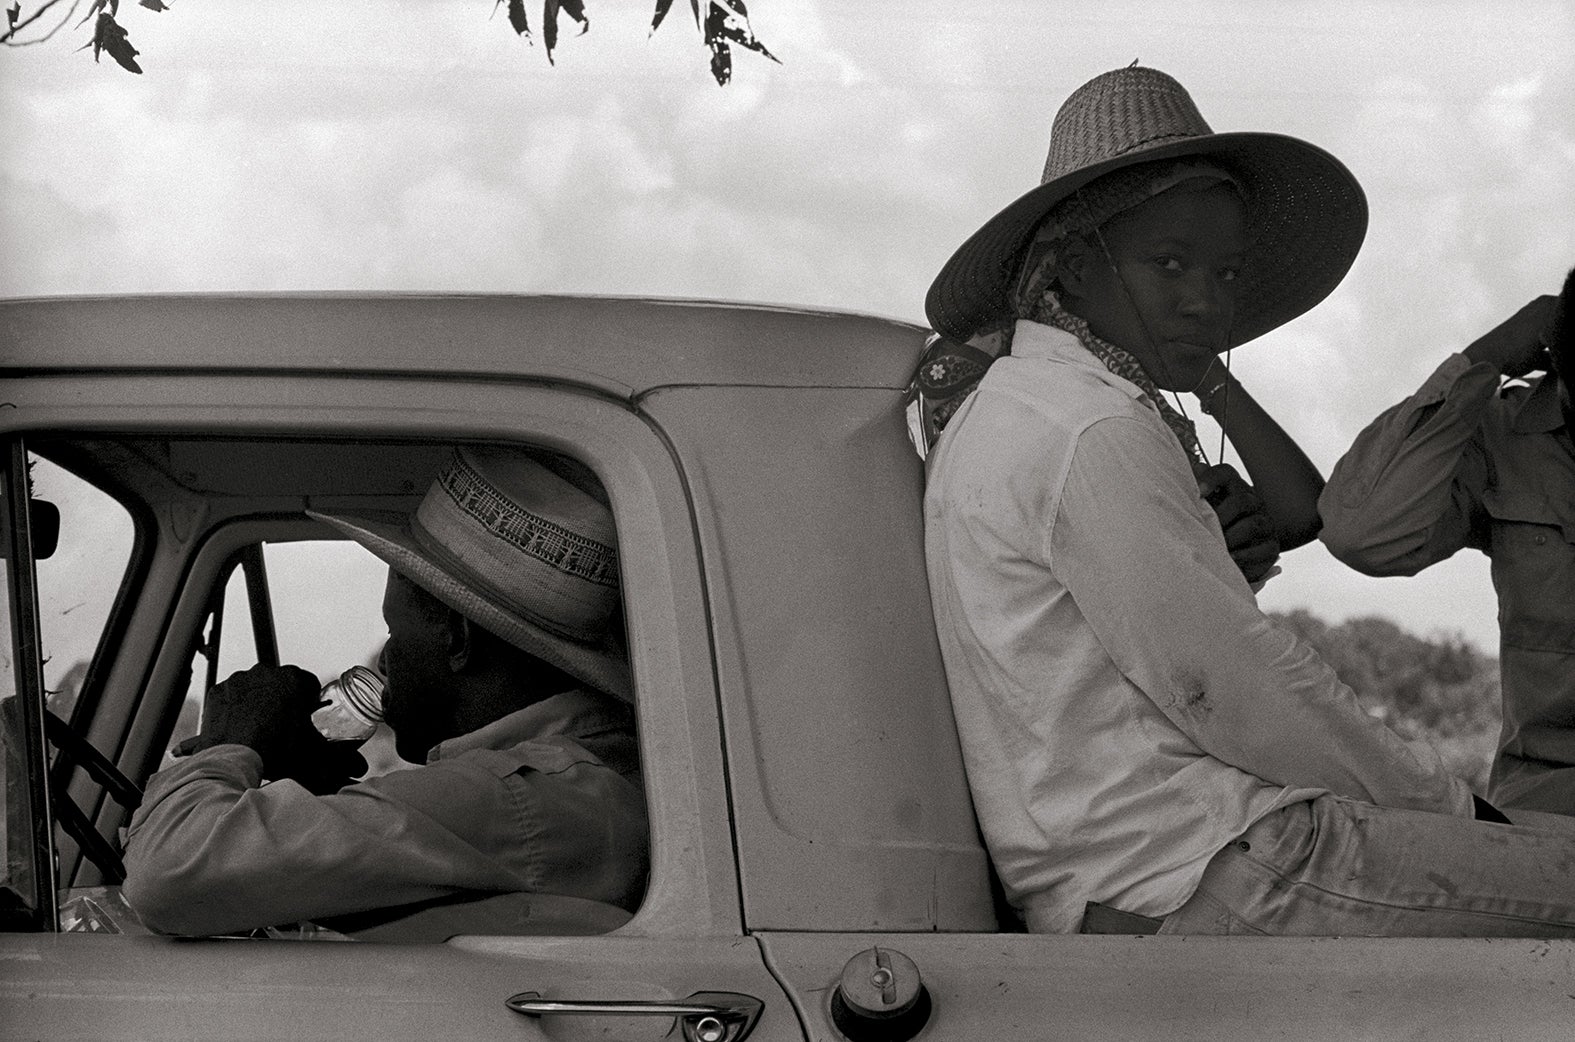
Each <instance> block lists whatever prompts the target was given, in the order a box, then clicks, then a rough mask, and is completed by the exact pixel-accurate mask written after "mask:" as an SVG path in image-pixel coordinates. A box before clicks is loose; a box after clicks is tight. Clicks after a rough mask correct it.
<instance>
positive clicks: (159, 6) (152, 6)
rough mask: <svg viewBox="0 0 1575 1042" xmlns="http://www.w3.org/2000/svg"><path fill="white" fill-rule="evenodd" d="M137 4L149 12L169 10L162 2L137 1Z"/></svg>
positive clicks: (150, 0)
mask: <svg viewBox="0 0 1575 1042" xmlns="http://www.w3.org/2000/svg"><path fill="white" fill-rule="evenodd" d="M137 3H139V4H141V5H142V6H143V7H146V8H147V9H148V10H149V11H168V10H169V9H170V5H169V4H166V3H165V2H164V0H137Z"/></svg>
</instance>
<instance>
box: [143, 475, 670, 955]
mask: <svg viewBox="0 0 1575 1042" xmlns="http://www.w3.org/2000/svg"><path fill="white" fill-rule="evenodd" d="M555 470H560V471H562V473H561V474H560V473H556V472H554V471H555ZM593 484H594V482H593V479H592V480H585V479H583V478H581V477H580V475H579V474H578V473H577V472H575V471H572V470H569V469H568V468H566V467H556V468H554V469H549V468H548V467H547V466H545V465H544V464H543V463H542V462H539V461H538V460H536V459H533V458H531V457H529V456H526V455H525V454H523V453H521V452H518V451H511V450H504V449H483V448H462V449H460V450H458V451H457V452H456V453H455V455H454V457H453V458H452V460H451V462H450V464H449V465H448V466H447V467H446V469H445V470H444V471H443V473H442V474H440V475H439V476H438V478H437V480H436V481H435V482H434V483H433V485H432V486H431V488H430V489H429V491H428V492H427V494H426V497H425V498H424V500H423V501H422V503H421V504H420V507H419V508H418V509H417V511H416V512H415V514H414V515H413V516H410V517H401V516H398V515H379V516H360V515H357V516H349V515H335V516H330V515H322V514H313V516H314V517H318V518H319V519H320V520H322V521H325V522H327V523H328V524H330V525H333V526H334V527H335V528H337V529H339V530H340V531H341V532H343V533H344V534H345V535H347V536H349V537H350V538H351V539H354V540H355V541H357V542H358V543H360V544H361V545H362V546H364V547H366V548H367V549H368V550H370V551H372V552H373V553H374V554H376V555H377V556H378V557H379V558H381V559H382V560H383V561H385V562H386V563H387V564H388V565H389V574H388V583H387V588H386V592H385V595H384V599H383V617H384V620H385V622H386V623H387V625H388V641H387V643H386V644H385V646H384V648H383V652H382V656H381V665H382V668H383V671H384V673H385V674H386V680H387V687H386V690H385V696H384V715H385V719H386V721H387V723H388V724H389V726H390V727H391V728H392V730H393V731H394V735H395V741H396V748H397V749H398V751H399V753H400V755H401V757H403V758H405V759H406V760H410V761H413V762H417V763H424V764H425V766H421V767H417V768H413V769H408V770H401V771H393V772H390V773H388V774H385V775H383V776H381V777H376V778H371V779H368V780H365V781H362V782H359V783H354V784H345V783H346V782H348V781H349V779H350V777H352V776H353V774H354V773H355V764H357V763H359V765H360V766H362V767H364V761H361V758H360V756H359V754H358V753H354V752H353V747H351V751H350V752H349V755H348V756H347V755H346V749H345V748H344V743H329V742H328V741H326V740H325V739H324V738H322V737H321V736H320V735H318V733H317V731H316V730H315V729H314V728H313V727H312V724H311V721H310V716H311V713H312V712H313V710H314V709H315V708H316V707H317V705H318V698H319V685H318V679H317V678H316V677H314V676H312V675H311V674H309V673H307V672H306V671H304V670H301V669H298V668H295V667H292V666H283V667H267V666H254V667H253V668H251V669H249V670H247V671H245V672H242V673H237V674H235V675H233V676H231V677H230V678H229V679H227V680H225V681H224V682H223V683H221V684H219V685H217V686H216V687H214V689H213V690H212V691H210V692H209V693H208V696H207V699H206V701H205V704H204V707H203V716H202V729H201V731H200V733H199V734H198V735H197V736H196V737H195V738H193V739H190V740H188V741H187V742H186V743H183V745H182V748H181V749H180V750H178V751H179V752H182V753H184V754H185V755H183V756H182V757H181V759H179V760H178V761H177V762H176V763H175V764H174V765H173V766H170V767H168V768H166V769H165V770H163V771H160V772H159V773H158V774H157V775H155V776H154V777H153V778H152V779H151V780H150V782H149V784H148V788H147V793H146V797H145V799H144V801H143V803H142V806H141V807H140V808H139V809H138V810H137V812H136V814H135V816H134V817H133V819H132V822H131V826H130V830H129V835H128V838H127V845H126V868H127V878H126V882H125V889H124V892H125V895H126V898H127V900H128V901H129V902H130V904H131V905H132V907H133V908H135V909H136V910H137V912H138V913H139V914H140V915H141V916H142V917H143V920H144V922H145V923H146V924H147V925H148V926H149V927H151V928H153V929H156V930H159V931H162V932H167V933H181V934H216V933H231V932H238V931H246V930H251V929H254V928H259V927H267V926H272V925H276V924H284V923H294V922H298V921H303V920H315V921H321V920H323V919H325V918H329V917H336V916H353V915H355V914H357V913H367V912H370V911H371V910H374V909H391V908H395V907H411V906H415V907H420V906H422V905H423V904H427V905H432V904H437V905H442V904H443V903H444V902H451V901H453V900H454V899H455V898H456V897H465V896H469V895H478V894H497V893H509V892H530V893H535V894H553V895H564V896H568V897H571V898H581V899H586V900H589V901H594V902H599V903H601V904H604V905H614V906H617V907H618V908H620V909H625V910H633V909H634V908H635V907H636V906H637V905H638V903H639V901H640V898H641V895H642V894H643V891H644V887H645V878H646V872H647V865H648V836H647V827H646V812H645V802H644V795H643V788H642V784H641V777H640V767H639V757H638V748H637V744H636V739H635V735H634V720H633V712H632V708H631V706H630V698H631V682H630V676H629V670H628V665H627V658H626V655H625V654H624V652H623V649H622V646H621V638H622V633H621V625H620V623H619V620H620V619H621V614H620V610H619V607H620V594H619V571H618V556H617V550H616V537H615V532H614V526H613V519H612V515H611V513H610V512H609V510H608V508H607V506H606V505H605V502H604V501H603V500H602V499H601V497H600V489H599V487H593ZM593 492H594V493H595V494H593ZM347 760H348V761H350V762H347ZM336 775H337V776H336ZM455 932H460V931H458V930H456V931H455Z"/></svg>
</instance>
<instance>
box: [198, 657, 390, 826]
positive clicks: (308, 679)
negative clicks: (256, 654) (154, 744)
mask: <svg viewBox="0 0 1575 1042" xmlns="http://www.w3.org/2000/svg"><path fill="white" fill-rule="evenodd" d="M320 688H321V685H319V684H318V681H317V678H316V677H315V676H313V675H312V674H310V673H308V672H307V671H306V670H304V669H301V668H299V667H297V666H263V665H256V666H253V667H252V668H251V669H248V670H245V671H243V672H240V673H233V674H231V675H230V676H229V678H228V679H226V680H225V681H224V682H223V683H220V684H216V685H214V687H213V690H211V691H209V692H208V695H207V697H206V698H205V699H204V700H203V704H202V730H201V731H199V732H198V733H197V734H196V735H195V736H194V737H191V738H188V739H186V740H185V741H184V742H181V743H180V744H179V745H178V746H176V747H175V750H174V752H175V755H176V756H188V755H190V754H191V753H194V752H199V751H201V750H203V749H208V748H211V747H213V746H215V745H226V744H231V743H234V744H236V745H244V746H246V747H247V748H249V749H252V750H253V751H255V752H256V753H257V755H258V756H260V757H262V761H263V778H265V779H267V780H269V781H276V780H278V779H281V778H290V779H293V780H294V781H297V782H299V783H300V784H301V785H303V786H305V787H306V788H307V789H309V790H311V791H312V792H314V793H317V794H318V795H325V794H327V793H331V792H338V791H339V790H340V789H341V788H343V787H344V786H345V785H346V784H348V783H349V782H350V781H351V780H352V779H354V778H355V777H357V776H359V775H361V774H364V773H365V772H366V759H365V757H363V756H362V755H361V753H360V752H359V750H358V749H357V748H356V744H357V743H354V742H330V741H329V740H328V739H326V738H324V737H323V736H322V735H321V734H319V733H318V732H317V729H316V728H315V727H313V726H312V712H313V710H315V709H316V708H317V707H318V706H319V705H321V704H322V699H321V696H320V693H319V692H320Z"/></svg>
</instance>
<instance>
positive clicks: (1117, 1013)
mask: <svg viewBox="0 0 1575 1042" xmlns="http://www.w3.org/2000/svg"><path fill="white" fill-rule="evenodd" d="M924 340H925V331H924V330H923V329H921V328H918V327H916V326H913V325H909V324H905V323H901V322H895V321H888V320H883V319H878V318H872V317H865V316H857V315H848V314H833V313H824V312H814V311H803V310H791V309H783V308H769V307H758V306H739V305H730V304H717V303H697V302H678V301H662V300H636V299H608V298H574V297H514V296H465V295H452V296H344V295H337V296H336V295H327V296H171V297H131V298H83V299H39V300H17V301H9V302H4V303H0V439H3V451H4V460H3V464H0V466H3V470H4V494H5V504H4V506H5V525H4V531H3V537H4V542H5V546H4V551H5V552H4V559H3V561H0V567H3V568H4V574H5V582H6V586H7V599H6V602H5V603H6V613H7V617H8V624H7V626H6V629H5V633H6V635H7V637H6V639H8V640H9V641H10V643H9V645H8V646H7V650H6V654H5V656H4V662H5V668H4V674H3V677H0V682H3V684H4V685H5V686H4V688H3V689H0V697H3V698H4V699H5V700H6V702H8V703H9V706H8V707H7V712H6V714H5V717H4V719H5V724H6V736H5V737H6V742H5V747H4V750H3V756H0V769H3V772H4V774H3V782H4V789H5V796H6V801H5V806H4V810H5V821H4V830H3V838H4V843H5V850H4V853H5V858H4V870H5V877H4V879H3V880H0V926H3V928H4V932H3V933H0V966H3V967H4V972H3V973H0V1022H3V1023H4V1024H5V1034H6V1035H7V1036H8V1037H11V1038H36V1037H50V1038H110V1037H116V1038H143V1039H177V1038H180V1039H190V1038H204V1039H206V1038H296V1039H314V1038H321V1039H342V1038H375V1039H388V1040H393V1039H403V1038H412V1039H415V1038H421V1039H427V1038H445V1039H462V1038H463V1039H469V1038H478V1039H580V1038H592V1037H596V1038H603V1037H605V1038H630V1039H638V1038H650V1039H656V1038H664V1037H674V1038H676V1037H683V1038H686V1039H701V1040H704V1042H737V1040H741V1039H743V1038H746V1037H747V1038H749V1039H751V1040H756V1042H768V1040H769V1042H785V1040H804V1039H825V1040H840V1039H849V1040H852V1042H862V1040H865V1039H890V1040H899V1042H900V1040H903V1039H908V1038H920V1039H935V1040H940V1039H980V1038H996V1039H1016V1038H1034V1039H1050V1038H1066V1039H1103V1038H1109V1039H1149V1038H1152V1039H1165V1040H1168V1042H1176V1040H1181V1039H1198V1040H1206V1042H1222V1040H1224V1039H1247V1038H1250V1039H1276V1038H1281V1039H1313V1038H1328V1039H1357V1038H1363V1039H1384V1040H1389V1039H1401V1038H1418V1039H1446V1038H1454V1039H1490V1038H1504V1039H1510V1038H1514V1039H1532V1038H1545V1039H1552V1038H1570V1037H1575V943H1568V942H1547V941H1535V940H1514V939H1510V940H1424V939H1363V938H1316V939H1286V938H1269V937H1261V938H1240V937H1235V938H1201V937H1199V938H1187V937H1141V936H1114V935H1101V936H1036V935H1029V934H1026V933H1023V932H1021V930H1020V929H1019V928H1017V927H1016V925H1015V923H1014V921H1013V920H1012V918H1011V916H1010V914H1009V913H1008V914H1002V910H1001V907H1002V906H1001V903H1000V901H999V899H998V896H997V893H998V888H997V887H996V885H995V884H994V883H993V879H992V873H991V869H990V864H989V860H988V857H987V855H986V853H985V851H984V849H983V847H982V845H981V842H980V837H979V832H978V827H977V824H976V821H975V817H974V813H973V808H972V805H971V803H970V799H969V794H968V786H967V782H966V779H965V777H964V773H963V766H962V762H961V758H960V754H959V750H958V741H957V736H956V732H955V728H954V724H953V721H952V715H951V708H950V704H949V701H948V696H947V690H946V681H945V675H944V673H943V671H942V667H941V661H940V656H939V652H938V649H937V643H936V638H935V634H934V631H933V627H932V623H931V616H930V605H929V595H928V590H927V586H926V580H925V570H924V562H923V552H922V538H921V535H922V533H921V517H920V498H921V492H922V488H923V482H924V474H923V469H922V465H921V464H920V462H919V461H918V459H917V458H916V457H915V455H914V454H913V452H912V451H911V450H910V448H909V446H908V442H907V439H906V432H905V429H904V420H903V416H902V409H901V397H902V391H903V388H904V386H905V385H906V383H907V380H908V377H909V374H910V371H911V369H912V366H913V364H914V361H915V359H916V357H917V356H918V354H919V352H920V350H921V349H922V347H923V344H924ZM461 442H472V443H476V442H479V443H495V444H507V445H518V446H525V447H530V448H533V449H535V450H538V451H541V452H544V453H554V454H558V455H561V456H564V457H569V458H572V459H574V460H578V461H579V462H580V463H583V464H584V465H585V466H587V467H588V468H589V469H590V470H591V471H592V472H593V473H594V474H595V475H596V477H597V478H598V479H599V480H600V481H601V483H602V485H603V486H604V488H605V489H606V492H607V494H608V497H609V499H610V501H611V505H612V508H613V512H614V515H615V518H616V522H617V528H618V535H619V540H620V546H621V555H622V562H623V563H622V572H623V580H622V581H623V592H624V597H625V614H626V626H627V640H628V646H629V649H630V656H631V665H632V669H633V675H634V679H635V689H636V702H637V712H638V727H639V739H640V749H641V756H642V763H643V766H644V776H645V784H646V789H647V792H646V796H647V800H648V804H649V810H650V829H651V836H650V841H651V858H652V861H651V869H650V877H649V883H648V887H647V890H646V893H645V897H644V900H643V903H642V904H641V905H640V907H639V909H638V911H637V912H636V913H635V914H634V915H633V916H632V918H631V917H629V916H628V915H627V914H623V915H620V916H615V917H611V918H599V917H598V914H597V912H596V910H594V909H589V910H587V909H581V910H579V912H582V913H584V914H578V913H576V910H575V909H573V908H572V907H571V908H569V909H568V911H567V912H566V913H565V912H563V910H561V909H557V908H554V907H552V904H553V903H552V902H551V901H550V900H544V902H543V904H542V907H541V908H540V909H539V910H538V911H537V912H532V911H531V910H530V909H527V910H526V912H525V913H522V914H519V915H513V916H506V917H505V916H500V917H497V918H496V919H495V920H486V917H481V918H482V919H483V920H484V921H481V922H478V925H477V926H476V928H475V931H474V932H466V933H462V934H460V935H456V936H452V937H447V938H445V939H439V940H435V941H432V942H430V943H401V942H410V941H411V940H412V938H411V937H408V936H405V937H401V936H399V935H398V933H397V931H395V932H394V933H391V934H388V935H385V936H382V937H378V936H376V935H369V936H368V937H366V938H365V939H358V940H354V941H351V942H349V943H321V942H320V941H307V940H289V939H281V937H280V936H279V934H281V933H282V932H283V931H268V932H267V933H268V934H269V935H268V936H262V935H259V936H250V937H246V938H209V939H183V938H172V937H166V936H160V935H157V934H154V933H151V932H149V931H147V930H146V929H139V928H138V924H137V923H136V920H135V916H134V915H132V914H129V913H128V912H127V910H126V909H125V907H124V903H123V902H119V901H118V888H117V886H116V885H115V884H116V883H117V882H118V880H119V875H118V862H119V850H118V844H119V836H120V830H121V829H122V828H123V827H124V826H125V824H126V822H127V820H128V815H129V812H128V810H127V809H126V806H127V805H128V804H132V803H135V801H136V798H137V791H136V790H137V787H138V786H140V785H141V784H143V783H144V782H145V781H146V780H147V778H148V777H149V775H150V774H151V773H152V772H153V771H155V770H156V769H157V768H158V767H159V765H160V763H161V762H163V761H164V757H165V756H166V755H167V750H168V748H169V746H170V745H171V743H172V742H173V741H175V740H176V739H177V738H178V737H179V736H180V734H181V733H182V730H183V729H184V730H185V733H190V728H191V727H192V726H193V719H192V715H193V712H194V707H195V705H196V704H197V703H198V701H200V697H201V694H202V692H203V691H204V690H206V685H207V684H210V683H211V682H212V681H213V680H214V679H215V678H217V677H219V676H221V675H223V674H227V673H228V672H229V671H230V670H231V669H232V668H241V667H243V666H245V665H247V664H249V663H251V662H256V661H278V660H281V659H282V660H284V661H302V660H303V659H306V658H309V657H310V656H312V655H318V656H321V655H323V654H325V653H324V652H323V650H322V649H323V648H325V647H326V648H328V649H329V650H328V652H327V653H326V654H328V655H329V656H330V658H329V661H333V659H332V656H335V655H337V656H338V663H339V664H340V665H349V664H350V663H351V660H354V659H364V658H365V657H366V655H367V654H368V646H369V645H370V646H371V647H372V648H373V649H374V650H375V642H376V641H377V639H378V637H379V633H380V631H379V630H378V619H377V589H378V587H377V585H376V584H375V583H374V584H373V585H366V586H365V590H366V592H365V595H364V596H362V594H361V592H360V590H361V586H358V585H357V583H360V582H361V580H359V579H356V578H355V577H356V576H358V575H359V576H364V575H365V574H367V571H368V568H367V563H368V562H370V563H371V565H372V566H373V570H375V569H376V564H375V562H373V561H372V560H371V558H370V555H367V554H365V553H364V551H361V550H360V549H359V548H358V547H356V546H354V544H350V543H347V542H344V541H342V540H337V539H336V538H335V533H334V532H333V531H331V530H330V529H329V528H328V527H327V526H325V525H323V524H321V523H319V522H316V521H314V520H313V519H311V518H310V517H308V516H307V514H306V513H305V511H306V509H308V508H314V509H325V510H330V511H331V510H333V509H335V508H355V509H360V508H369V507H374V508H386V509H406V510H408V509H411V508H412V507H413V505H414V503H415V502H416V501H417V500H418V499H419V498H420V495H421V493H422V492H423V491H424V490H425V488H426V485H427V483H428V482H429V481H430V480H431V477H432V476H433V474H435V473H436V471H437V469H438V468H439V467H440V466H441V463H442V461H443V459H444V458H445V457H446V456H447V454H448V453H449V452H451V451H452V446H453V445H455V444H456V443H461ZM34 485H36V486H38V487H37V488H36V489H34V488H32V486H34ZM303 562H305V563H303ZM325 562H326V563H325ZM1291 566H1292V567H1294V562H1292V563H1291ZM303 572H304V582H303V576H302V573H303ZM378 574H379V575H380V574H381V573H380V572H379V573H378ZM363 585H364V584H363ZM362 602H369V603H362ZM325 606H326V608H325ZM303 620H306V624H305V625H304V626H303V625H302V623H303ZM318 668H319V670H321V669H322V668H326V667H318ZM51 718H52V719H51ZM57 750H58V751H57ZM122 776H123V778H124V780H122ZM73 808H74V809H73ZM280 884H281V885H285V886H287V885H289V881H288V880H281V881H280ZM538 913H539V914H538ZM301 936H306V935H304V934H303V935H301ZM317 936H323V935H317ZM333 936H336V937H337V936H339V935H333Z"/></svg>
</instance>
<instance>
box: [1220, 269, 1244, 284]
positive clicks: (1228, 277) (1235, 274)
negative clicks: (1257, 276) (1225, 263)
mask: <svg viewBox="0 0 1575 1042" xmlns="http://www.w3.org/2000/svg"><path fill="white" fill-rule="evenodd" d="M1240 277H1241V269H1240V268H1225V269H1223V270H1221V271H1220V278H1221V279H1222V280H1224V281H1225V282H1235V281H1236V280H1237V279H1238V278H1240Z"/></svg>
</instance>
